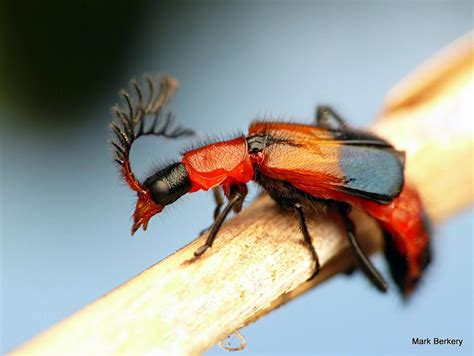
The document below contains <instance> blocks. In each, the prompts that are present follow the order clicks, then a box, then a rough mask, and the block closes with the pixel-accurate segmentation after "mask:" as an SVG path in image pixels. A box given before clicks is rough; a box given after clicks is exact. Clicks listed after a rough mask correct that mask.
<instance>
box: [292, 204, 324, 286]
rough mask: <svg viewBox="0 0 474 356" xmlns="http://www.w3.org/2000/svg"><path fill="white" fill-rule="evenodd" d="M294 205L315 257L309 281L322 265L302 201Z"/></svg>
mask: <svg viewBox="0 0 474 356" xmlns="http://www.w3.org/2000/svg"><path fill="white" fill-rule="evenodd" d="M293 207H294V208H295V211H296V213H297V214H298V218H299V222H300V229H301V233H302V234H303V237H304V241H305V242H306V245H307V246H308V248H309V250H310V252H311V255H312V257H313V260H314V263H315V267H314V271H313V273H312V274H311V277H309V278H308V281H309V280H311V279H313V278H314V277H315V276H316V275H317V274H318V272H319V270H320V268H321V265H320V264H319V257H318V254H317V252H316V250H315V249H314V246H313V243H312V238H311V236H310V234H309V232H308V226H307V225H306V219H305V217H304V213H303V206H302V205H301V204H300V203H295V204H294V205H293Z"/></svg>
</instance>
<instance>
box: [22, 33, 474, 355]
mask: <svg viewBox="0 0 474 356" xmlns="http://www.w3.org/2000/svg"><path fill="white" fill-rule="evenodd" d="M473 54H474V52H473V48H472V36H471V35H469V36H468V37H467V38H464V39H462V40H460V41H458V43H456V44H455V45H453V46H452V47H451V48H449V49H448V50H447V52H444V53H443V54H441V56H438V57H437V59H436V60H435V61H433V62H432V64H429V65H428V67H424V68H422V69H421V70H419V71H417V73H415V74H414V75H412V76H410V77H409V78H408V79H407V80H405V81H404V82H402V84H401V85H400V86H399V87H397V88H396V89H395V90H394V91H393V92H392V93H391V94H390V96H389V98H388V101H387V103H386V105H385V108H384V109H383V111H382V112H381V114H380V120H379V121H377V123H376V125H375V126H374V127H373V130H374V131H375V132H376V133H378V134H380V135H381V136H384V137H386V138H387V139H389V140H390V141H391V142H393V143H394V144H395V146H396V147H397V148H399V149H403V150H406V151H407V157H408V158H407V176H408V179H409V180H410V181H411V182H412V183H413V184H415V185H416V186H417V187H418V188H419V189H420V191H421V194H422V197H423V200H424V203H425V205H426V208H427V211H428V214H429V216H430V217H431V218H432V219H433V220H434V221H436V222H439V221H441V220H443V219H445V218H447V217H449V216H451V215H453V214H454V213H456V212H457V211H459V210H461V209H463V208H465V207H466V206H467V205H468V204H470V203H471V202H472V201H473V197H474V193H473V176H474V171H473V167H472V162H473V153H474V152H473V150H474V148H473V147H474V145H473V142H474V141H473V131H472V126H471V125H472V120H473V110H472V98H473V97H474V95H473V94H474V92H473V88H474V76H473V66H472V58H473ZM433 63H434V64H433ZM426 68H428V69H426ZM420 73H421V74H420ZM352 214H353V218H354V219H355V221H356V226H357V231H358V235H360V236H361V238H360V240H362V241H364V245H365V248H366V249H368V251H376V250H379V249H380V248H381V239H380V231H379V230H378V228H377V226H376V224H375V223H374V221H373V220H372V219H370V218H368V217H367V216H365V214H363V213H362V212H360V211H353V213H352ZM308 220H311V221H310V224H309V228H310V233H311V234H312V236H313V239H314V245H315V247H316V249H317V251H318V254H319V257H320V261H321V265H322V270H321V273H320V274H319V275H318V276H317V278H316V279H315V280H313V281H311V282H310V283H307V282H305V281H306V279H307V278H308V277H309V276H310V274H311V272H312V269H313V261H312V259H311V255H310V253H309V252H308V249H307V248H306V247H305V246H304V244H303V243H302V237H301V236H300V233H299V232H298V222H297V219H296V218H295V217H294V216H293V215H292V214H289V213H285V212H283V211H281V210H280V209H278V208H277V207H276V206H275V204H274V203H273V202H272V201H271V200H270V199H269V198H268V197H263V198H261V199H259V200H258V201H256V202H254V203H253V204H251V205H250V206H249V207H248V208H246V209H245V210H244V211H243V212H242V213H241V214H239V215H238V216H236V217H235V218H233V219H231V220H230V221H228V222H227V223H226V224H225V226H224V228H223V230H222V232H221V233H220V235H219V237H218V239H217V240H216V242H215V245H214V246H213V247H212V249H211V250H210V251H208V252H207V253H206V254H205V255H204V256H202V258H200V259H198V260H196V261H192V260H193V252H194V251H195V250H196V248H197V247H199V246H200V245H201V244H202V243H203V241H204V239H205V238H206V236H202V237H200V238H198V239H197V240H196V241H194V242H192V243H191V244H189V245H188V246H186V247H184V248H183V249H181V250H179V251H178V252H176V253H175V254H173V255H171V256H169V257H168V258H166V259H165V260H163V261H161V262H159V263H158V264H156V265H154V266H152V267H150V268H149V269H148V270H146V271H144V272H143V273H141V274H140V275H138V276H136V277H135V278H133V279H131V280H130V281H128V282H127V283H125V284H124V285H122V286H120V287H119V288H117V289H115V290H113V291H112V292H110V293H109V294H107V295H105V296H104V297H102V298H101V299H99V300H97V301H96V302H94V303H92V304H91V305H89V306H87V307H85V308H84V309H82V310H80V311H79V312H77V313H76V314H74V315H72V316H71V317H69V318H68V319H66V320H64V321H62V322H60V323H58V324H57V325H55V326H54V327H52V328H51V329H49V330H47V331H46V332H44V333H43V334H41V335H39V336H38V337H36V338H34V339H33V340H31V341H29V342H28V343H26V344H25V345H23V346H22V347H20V348H19V349H18V350H16V353H38V354H45V353H53V352H60V353H65V354H70V353H86V352H91V353H92V352H93V353H110V352H123V353H145V352H146V353H155V352H156V353H160V352H161V353H164V354H171V353H180V354H199V353H201V352H203V351H205V350H207V349H209V348H210V347H211V346H213V345H214V344H216V343H217V342H218V341H219V340H221V339H223V338H224V337H226V336H227V335H229V334H230V333H232V332H233V331H234V330H236V329H238V328H240V327H242V326H244V325H246V324H248V323H249V322H251V321H254V320H256V319H258V318H259V317H261V316H262V315H264V314H265V313H268V312H269V311H271V310H272V309H274V308H276V307H277V306H279V305H281V304H282V303H284V302H286V301H287V300H290V299H292V298H294V297H295V296H296V295H298V294H300V293H302V292H304V291H305V290H307V289H309V288H311V287H313V286H314V285H316V284H319V283H321V282H322V281H323V280H325V279H327V278H330V277H331V276H334V275H335V274H337V273H340V272H341V271H344V270H345V269H346V268H348V267H349V266H350V265H352V264H353V263H354V261H353V258H352V255H351V253H350V249H349V246H348V243H347V242H346V237H345V235H344V232H343V231H342V229H341V228H340V227H339V225H338V224H337V223H336V222H335V221H332V220H328V219H325V218H322V217H318V216H313V217H312V218H311V219H308ZM191 261H192V262H191Z"/></svg>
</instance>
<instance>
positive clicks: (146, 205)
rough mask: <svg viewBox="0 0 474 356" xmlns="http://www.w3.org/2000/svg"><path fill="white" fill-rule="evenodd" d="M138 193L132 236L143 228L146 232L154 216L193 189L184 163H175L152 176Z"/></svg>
mask: <svg viewBox="0 0 474 356" xmlns="http://www.w3.org/2000/svg"><path fill="white" fill-rule="evenodd" d="M142 188H143V189H142V190H141V191H139V192H138V201H137V205H136V207H135V212H134V213H133V226H132V235H133V234H134V233H135V232H136V231H137V230H138V229H139V228H140V226H143V230H146V228H147V225H148V221H149V220H150V219H151V217H152V216H154V215H156V214H158V213H159V212H161V211H162V210H163V209H164V207H165V206H166V205H169V204H171V203H173V202H175V201H176V200H177V199H179V198H180V197H181V196H183V195H184V194H186V193H187V192H188V191H189V189H190V188H191V183H190V181H189V174H188V172H187V171H186V168H185V167H184V165H183V164H182V163H174V164H172V165H170V166H168V167H166V168H164V169H161V170H159V171H157V172H156V173H154V174H153V175H151V176H150V177H149V178H148V179H147V180H146V181H145V182H144V183H143V187H142Z"/></svg>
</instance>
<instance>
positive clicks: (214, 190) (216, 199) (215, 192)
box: [199, 187, 224, 236]
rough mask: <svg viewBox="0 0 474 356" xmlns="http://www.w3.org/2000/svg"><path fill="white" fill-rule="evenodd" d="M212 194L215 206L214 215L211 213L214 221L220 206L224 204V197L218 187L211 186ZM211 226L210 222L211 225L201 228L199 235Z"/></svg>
mask: <svg viewBox="0 0 474 356" xmlns="http://www.w3.org/2000/svg"><path fill="white" fill-rule="evenodd" d="M212 195H213V197H214V202H215V203H216V207H215V208H214V215H213V217H214V221H216V219H217V217H218V216H219V214H220V212H221V208H222V206H223V205H224V198H223V197H222V194H221V188H220V187H214V188H212ZM213 224H214V222H213ZM211 227H212V224H211V226H208V227H207V228H205V229H204V230H201V232H200V233H199V236H201V235H203V234H204V233H205V232H206V231H209V229H210V228H211Z"/></svg>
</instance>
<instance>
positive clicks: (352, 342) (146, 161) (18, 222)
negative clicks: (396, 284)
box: [0, 0, 473, 355]
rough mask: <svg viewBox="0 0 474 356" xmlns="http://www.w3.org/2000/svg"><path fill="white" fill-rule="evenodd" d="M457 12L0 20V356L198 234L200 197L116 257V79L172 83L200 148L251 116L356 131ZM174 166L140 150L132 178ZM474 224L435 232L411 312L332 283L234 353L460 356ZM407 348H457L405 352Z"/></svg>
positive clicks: (126, 201)
mask: <svg viewBox="0 0 474 356" xmlns="http://www.w3.org/2000/svg"><path fill="white" fill-rule="evenodd" d="M472 10H473V5H472V2H471V1H387V0H384V1H375V0H374V1H372V0H371V1H369V0H360V1H312V2H310V1H294V2H292V1H241V2H237V1H226V2H217V1H193V2H191V1H168V2H162V1H160V2H158V1H154V2H152V1H149V2H146V1H135V2H127V1H113V2H100V1H73V2H60V1H49V2H41V3H40V2H34V1H30V2H21V3H20V2H14V1H2V2H0V144H1V175H0V178H1V206H0V208H1V215H0V217H1V238H2V240H1V250H2V251H1V264H2V265H1V271H2V273H1V278H2V317H1V320H2V339H1V340H0V343H1V346H2V347H1V350H2V351H3V352H5V351H8V350H11V349H12V348H13V347H15V346H18V345H19V344H20V343H22V342H24V341H25V340H27V339H28V338H30V337H32V336H33V335H35V334H37V333H38V332H40V331H41V330H44V329H45V328H47V327H49V326H51V325H52V324H53V323H55V322H57V321H59V320H61V319H63V318H64V317H66V316H67V315H69V314H71V313H72V312H74V311H76V310H77V309H79V308H80V307H82V306H84V305H86V304H87V303H89V302H91V301H93V300H94V299H96V298H98V297H99V296H101V295H103V294H104V293H106V292H107V291H109V290H111V289H112V288H114V287H116V286H117V285H119V284H120V283H123V282H124V281H126V280H127V279H129V278H131V277H132V276H134V275H135V274H137V273H139V272H140V271H142V270H143V269H145V268H147V267H148V266H150V265H151V264H153V263H155V262H156V261H158V260H159V259H161V258H163V257H165V256H167V255H169V254H170V253H172V252H173V251H174V250H176V249H178V248H180V247H182V246H184V245H185V244H186V243H188V242H189V241H191V240H192V239H193V238H194V237H195V236H196V234H197V233H198V232H199V231H200V230H201V229H202V228H203V227H205V226H208V225H209V223H210V221H211V216H212V211H213V202H212V197H211V196H210V195H206V194H202V193H201V194H195V195H191V196H189V197H186V198H184V199H181V201H180V202H179V203H177V204H175V205H173V206H172V207H170V208H171V209H167V210H166V211H165V212H164V213H163V214H161V215H160V216H159V217H156V218H154V219H152V221H151V223H150V226H149V229H148V231H147V232H146V233H143V232H139V233H138V234H137V236H136V238H134V239H130V237H129V231H130V226H131V220H130V214H131V212H132V209H133V202H134V197H133V194H132V193H131V192H130V191H129V190H128V189H127V188H126V187H124V186H123V185H122V184H121V182H120V181H119V179H118V177H117V174H116V171H115V168H114V166H113V164H112V163H111V154H110V152H109V147H108V144H107V140H108V129H107V126H108V124H109V122H110V121H111V113H110V107H111V106H112V105H113V104H114V103H115V102H116V100H117V95H116V94H117V93H118V90H119V89H120V88H121V87H124V86H126V85H127V83H128V81H129V79H131V78H133V77H135V78H137V77H140V76H141V75H142V74H143V73H160V72H168V73H171V74H172V75H174V76H175V77H177V78H178V79H179V80H180V82H181V90H180V91H179V93H178V96H177V97H176V99H175V100H174V102H173V103H172V106H171V107H172V109H173V111H174V112H175V113H176V114H177V116H178V118H179V120H180V122H181V123H182V124H184V125H186V126H190V127H193V128H195V129H196V130H198V131H199V132H201V133H204V134H211V135H216V134H221V133H227V135H229V134H232V133H235V132H237V131H239V130H240V131H244V132H245V130H246V127H247V126H248V124H249V122H250V121H251V120H252V119H254V118H255V117H257V116H262V115H265V116H274V117H279V118H283V119H289V118H296V119H299V120H301V121H304V120H307V121H308V122H309V121H310V120H311V119H312V116H313V112H314V108H315V106H316V105H317V104H323V103H326V104H331V105H333V106H335V107H336V108H337V109H338V111H340V112H341V113H342V114H343V115H344V116H345V117H346V118H347V119H348V121H349V122H350V123H351V124H352V125H353V126H366V125H369V123H370V122H371V121H372V120H373V118H374V116H375V113H376V112H377V111H378V109H379V107H380V104H381V101H382V99H383V97H384V95H385V93H386V92H387V91H388V90H389V89H390V88H391V87H392V86H393V85H394V84H395V83H397V82H398V81H399V80H400V79H401V78H402V77H403V76H405V75H406V74H408V72H410V71H412V70H413V69H414V68H415V67H416V66H418V65H419V64H420V63H422V62H423V61H424V60H426V59H427V58H429V57H430V56H432V55H433V54H434V53H436V52H437V51H438V50H440V49H441V48H442V47H444V46H445V45H447V44H449V43H450V42H452V41H453V40H454V39H456V38H458V37H459V36H461V35H462V34H464V33H466V32H467V31H469V30H470V29H471V28H472V27H473V19H472ZM229 137H231V136H229ZM181 148H182V145H181V144H180V143H172V144H164V143H162V142H160V143H155V142H154V140H152V139H151V140H148V139H144V140H143V142H140V143H139V144H138V145H137V146H136V147H134V151H133V153H132V162H133V165H134V167H135V168H136V170H137V171H139V172H145V171H147V170H148V169H149V167H150V164H153V162H156V161H166V160H167V159H169V158H170V157H174V158H177V157H178V152H179V150H180V149H181ZM155 164H156V163H155ZM460 169H469V167H467V166H466V167H463V168H460ZM139 176H141V177H143V176H144V174H139ZM169 211H171V213H170V212H169ZM472 220H473V214H472V210H470V211H467V212H464V213H462V214H460V215H459V216H458V217H456V218H455V219H452V220H451V221H450V222H449V223H447V224H444V225H442V226H437V227H436V229H435V238H434V249H435V251H434V261H433V264H432V266H431V268H430V269H429V270H428V273H427V278H426V279H425V281H424V283H422V285H421V287H420V289H419V291H418V292H417V293H416V294H415V295H414V296H413V298H412V300H411V301H410V303H407V304H403V303H402V302H401V300H400V299H399V297H398V295H397V294H396V293H395V288H392V289H391V291H390V293H389V294H388V295H380V294H379V293H377V291H375V290H374V289H373V288H371V286H369V284H368V283H367V281H366V280H365V279H364V278H363V276H361V275H360V273H357V274H355V275H354V276H352V277H350V278H347V277H344V276H341V277H338V278H334V279H332V280H331V281H330V282H328V283H326V284H324V285H323V286H321V287H320V288H317V289H316V290H313V291H311V292H309V293H307V294H306V295H304V296H302V297H301V298H299V299H298V300H296V301H294V302H292V303H290V304H289V305H287V306H285V307H283V308H280V309H279V310H277V311H276V312H274V313H272V314H271V315H269V316H267V317H265V318H264V319H262V320H260V321H258V322H257V323H255V324H253V325H251V326H249V327H247V328H245V329H244V330H243V331H242V333H243V334H244V335H245V336H246V338H247V344H248V347H247V349H246V350H245V351H243V353H244V354H249V355H250V354H277V353H280V354H311V353H316V352H318V353H320V354H334V353H337V354H340V353H348V354H364V355H367V354H383V353H389V352H390V353H392V354H407V353H417V354H418V353H424V354H430V355H431V354H434V353H447V354H453V353H455V354H471V352H472V253H471V252H472V231H473V226H472ZM376 264H377V265H378V266H379V267H380V268H381V269H382V270H383V271H384V272H385V274H387V272H388V271H387V268H386V265H385V264H384V261H383V259H382V258H380V257H379V258H376ZM412 337H456V338H464V344H463V347H462V348H458V349H451V348H439V347H438V348H436V347H429V346H428V347H424V348H414V346H412V345H411V338H412ZM210 353H211V354H214V353H215V354H225V352H224V351H221V350H220V349H219V348H214V349H212V350H211V351H210Z"/></svg>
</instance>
